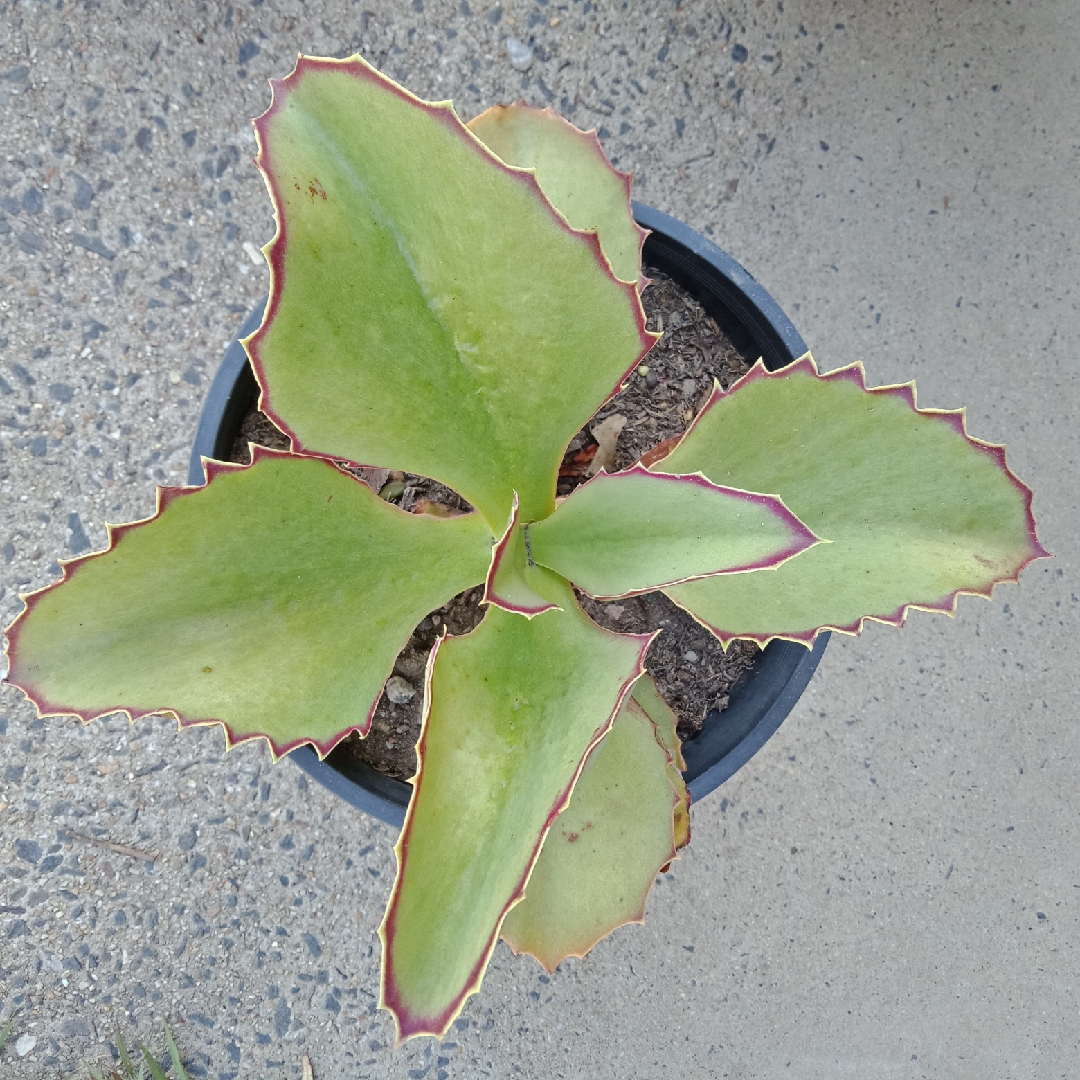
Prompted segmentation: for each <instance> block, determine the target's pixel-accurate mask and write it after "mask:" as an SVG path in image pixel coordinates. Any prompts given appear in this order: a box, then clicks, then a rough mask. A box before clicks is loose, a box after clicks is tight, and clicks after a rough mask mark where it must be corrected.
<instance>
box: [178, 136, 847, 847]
mask: <svg viewBox="0 0 1080 1080" xmlns="http://www.w3.org/2000/svg"><path fill="white" fill-rule="evenodd" d="M549 122H550V120H549ZM576 137H577V138H579V139H580V138H582V137H583V136H581V135H578V136H576ZM588 138H590V140H591V138H593V136H591V135H590V136H588ZM625 179H626V182H628V181H629V177H626V178H625ZM632 205H633V213H634V219H635V220H636V221H637V223H638V224H639V225H640V226H642V227H643V228H645V229H647V230H648V236H646V238H645V244H644V246H643V249H642V261H643V264H644V266H645V267H647V268H648V273H650V274H657V273H660V274H663V275H665V276H666V277H667V278H668V279H669V280H670V281H672V282H674V283H675V284H676V285H677V286H678V287H679V288H680V289H682V290H684V293H683V295H684V296H689V297H691V298H692V300H693V301H696V302H697V303H699V304H700V305H702V309H701V313H700V314H699V315H696V316H693V317H692V322H691V324H690V325H689V330H690V333H691V340H694V341H699V340H700V339H699V338H698V337H697V335H696V332H695V331H697V330H698V329H699V328H700V327H701V322H700V320H701V318H702V317H708V318H712V319H714V320H715V323H714V324H713V325H716V323H718V324H719V326H717V329H718V330H719V331H720V334H721V335H722V338H721V341H720V342H717V341H715V340H713V341H712V342H711V345H712V348H713V350H714V351H715V353H716V355H717V356H720V355H721V354H722V352H723V351H724V349H725V346H726V347H727V352H728V356H727V358H726V359H725V360H724V361H723V363H722V365H720V364H714V365H713V366H714V367H716V366H723V368H724V369H725V370H724V375H725V378H726V380H727V381H728V383H729V384H730V382H731V381H732V379H733V377H734V376H735V374H737V373H738V370H739V369H738V368H737V369H736V372H735V373H733V372H731V371H730V370H727V366H728V364H730V362H731V357H730V353H731V350H734V351H735V352H736V353H737V354H738V355H739V358H740V359H741V360H742V362H743V363H742V365H740V367H742V366H749V365H751V364H752V363H753V362H754V360H755V359H757V358H759V357H760V358H761V360H762V362H763V363H764V364H765V366H766V367H767V368H768V369H769V370H770V371H774V370H777V369H778V368H781V367H784V366H786V365H788V364H791V363H793V362H794V361H796V360H797V359H799V358H800V357H801V356H803V355H804V354H805V353H806V351H807V349H806V345H805V343H804V342H803V340H802V338H801V337H800V335H799V333H798V331H797V330H796V329H795V327H794V326H793V325H792V323H791V320H790V319H788V317H787V316H786V315H785V314H784V312H783V311H782V310H781V308H780V307H779V305H778V304H777V303H776V301H775V300H773V298H772V297H771V296H769V294H768V293H767V292H766V291H765V289H764V288H762V286H761V285H760V284H759V283H758V282H757V281H755V280H754V279H753V277H751V275H750V274H748V273H747V272H746V270H744V269H743V268H742V267H741V266H740V265H739V264H738V263H737V262H736V261H735V260H734V259H733V258H732V257H731V256H730V255H728V254H727V253H726V252H724V251H721V250H720V249H719V248H718V247H716V245H715V244H713V243H711V242H710V241H709V240H708V239H706V238H705V237H703V236H701V235H699V234H698V233H695V232H694V231H693V230H692V229H690V228H689V227H688V226H687V225H684V224H683V223H681V222H679V221H676V220H675V219H674V218H671V217H668V216H667V215H666V214H663V213H661V212H660V211H658V210H654V209H653V208H652V207H648V206H644V205H642V204H640V203H637V202H635V203H633V204H632ZM650 292H655V290H651V291H650ZM649 296H650V293H644V294H643V300H648V298H649ZM670 303H671V301H670V298H668V304H669V305H670ZM650 306H652V307H654V308H656V309H657V316H659V317H660V318H662V319H663V320H664V325H665V327H666V326H668V325H670V323H671V315H672V311H667V312H662V310H661V309H662V308H663V307H664V306H665V302H664V300H656V299H654V301H653V304H652V305H650ZM674 306H675V307H676V308H677V306H678V305H677V304H676V305H674ZM683 310H686V309H685V308H684V309H683ZM264 311H265V300H264V301H262V302H260V303H259V304H257V305H256V306H255V308H254V309H253V310H252V312H251V313H250V315H249V316H248V318H247V319H246V320H245V321H244V323H243V324H242V326H241V327H240V330H239V332H238V334H237V336H236V338H234V340H233V341H232V343H231V344H230V345H229V346H228V348H227V350H226V353H225V357H224V359H223V360H222V363H221V365H220V367H219V368H218V371H217V374H216V375H215V377H214V380H213V383H212V384H211V386H210V389H209V391H208V393H207V396H206V400H205V402H204V404H203V409H202V413H201V415H200V418H199V425H198V430H197V432H196V435H195V440H194V444H193V447H192V453H191V462H190V467H189V473H188V483H189V484H190V485H191V486H193V487H200V486H202V485H203V484H204V483H206V472H205V469H204V465H203V461H204V459H212V460H221V461H225V460H234V461H235V460H238V459H239V460H246V458H247V454H246V447H247V433H250V434H251V435H252V436H253V437H255V441H261V440H260V436H261V438H266V436H267V433H268V430H269V429H268V425H267V424H266V420H265V418H263V417H261V416H259V414H258V412H257V404H258V399H259V384H258V381H257V380H256V378H255V375H254V373H253V371H252V368H251V364H250V362H249V360H248V356H247V353H246V351H245V350H244V346H243V345H242V344H241V342H242V340H243V339H245V338H247V337H248V336H250V335H251V334H253V333H254V332H255V331H256V330H257V329H258V328H259V325H260V323H261V322H262V318H263V313H264ZM720 327H722V328H723V329H720ZM705 328H706V329H707V330H709V331H710V332H711V327H709V326H708V324H706V327H705ZM674 345H675V350H678V344H677V341H676V342H675V343H674ZM694 351H695V353H696V352H697V350H696V349H695V350H694ZM648 360H649V364H650V368H651V370H656V364H655V360H654V353H653V352H650V354H649V356H648ZM677 364H678V366H677V368H676V369H674V370H672V368H671V367H670V366H669V367H668V368H667V370H666V375H667V381H668V382H675V383H678V381H679V378H680V377H681V376H683V375H688V374H690V373H691V371H693V370H696V368H691V367H690V365H689V364H687V363H686V362H685V361H683V362H678V361H677ZM661 370H663V367H661ZM639 376H640V372H639ZM656 387H657V390H658V391H659V392H660V394H661V395H663V394H664V386H663V384H661V383H660V382H659V380H658V381H657V384H656ZM680 396H681V395H680ZM609 408H610V409H612V410H615V409H618V410H619V412H620V413H622V412H627V413H630V414H631V416H633V415H634V412H633V408H632V407H631V408H628V407H627V403H626V395H625V394H620V395H618V396H617V397H616V398H615V399H614V401H613V403H612V404H611V405H610V406H609ZM648 419H649V418H648V414H647V413H644V410H643V409H641V408H640V407H639V408H638V415H637V416H636V417H635V420H636V422H637V423H638V424H642V423H644V424H648ZM252 424H254V430H252V427H251V425H252ZM276 434H277V433H276V432H273V433H272V435H271V439H270V440H269V441H271V442H273V441H277V442H280V441H281V438H280V436H278V438H277V439H274V438H273V435H276ZM660 441H661V439H660V437H659V436H658V435H656V434H655V433H652V434H651V435H650V438H649V442H650V443H656V442H660ZM571 445H573V442H572V443H571ZM665 614H668V612H661V613H660V618H663V616H664V615H665ZM653 621H657V620H653ZM664 621H668V622H670V620H664ZM682 623H683V627H684V628H688V627H689V626H690V625H693V626H696V625H697V624H696V623H693V620H692V619H689V616H687V617H686V618H685V619H683V620H682ZM672 632H673V628H672V627H671V626H670V625H668V626H666V627H665V629H664V636H665V637H667V638H669V637H670V635H671V634H672ZM683 636H684V637H688V635H686V634H684V635H683ZM694 636H695V638H696V639H697V640H696V642H695V644H696V643H697V642H700V640H701V635H694ZM828 640H829V633H828V632H827V631H825V632H823V633H821V634H819V635H818V637H817V638H816V640H815V642H814V644H813V646H812V647H811V648H810V649H807V648H806V647H805V646H804V645H803V644H801V643H798V642H792V641H787V640H784V639H781V638H774V639H772V640H771V641H769V642H768V643H767V644H766V645H765V647H764V649H762V650H761V651H760V652H758V653H757V655H756V657H755V658H754V659H753V662H752V665H751V666H750V668H749V670H745V671H743V672H742V673H741V674H740V675H738V676H737V677H736V679H735V681H734V682H730V681H729V679H730V677H729V676H726V675H723V676H721V679H720V680H719V681H720V682H721V684H722V685H721V686H720V687H717V688H716V689H717V690H720V691H721V692H720V693H717V692H716V690H714V691H713V693H712V694H710V695H709V698H708V699H706V700H704V701H702V700H701V699H700V698H698V697H695V698H694V700H693V705H695V706H696V709H688V708H687V707H686V704H685V703H683V706H682V708H681V713H682V716H683V719H684V726H683V732H684V738H685V735H686V734H690V736H691V737H690V739H689V741H688V742H684V744H683V747H682V750H683V756H684V758H685V761H686V767H685V769H683V778H684V780H685V781H686V785H687V788H688V789H689V792H690V795H691V796H692V798H693V799H694V801H697V800H699V799H701V798H703V797H704V796H705V795H707V794H709V793H710V792H712V791H714V790H716V788H717V787H719V786H720V785H721V784H722V783H723V782H724V781H725V780H727V779H728V778H729V777H730V776H732V775H733V774H734V773H735V772H736V771H737V770H738V769H740V768H741V767H742V766H743V765H745V764H746V762H747V761H749V760H750V758H751V757H753V755H754V754H755V753H756V752H757V751H758V750H759V749H760V748H761V747H762V746H763V745H764V744H765V742H767V741H768V739H769V738H770V737H771V736H772V735H773V734H774V733H775V731H776V730H777V728H778V727H779V726H780V724H781V723H782V722H783V721H784V719H785V718H786V717H787V716H788V714H789V713H790V711H791V709H792V707H793V706H794V704H795V703H796V701H797V700H798V698H799V696H800V695H801V694H802V692H803V690H804V689H805V687H806V685H807V683H808V682H809V681H810V678H811V677H812V675H813V673H814V671H815V670H816V668H817V665H818V663H819V661H820V659H821V657H822V655H823V653H824V651H825V646H826V645H827V644H828ZM411 644H412V643H410V645H411ZM662 644H668V643H662ZM423 645H424V643H423V642H417V646H418V647H420V648H422V647H423ZM667 651H668V652H669V654H670V653H671V652H672V651H673V650H672V648H670V647H669V648H668V650H667ZM674 651H675V655H678V652H677V650H674ZM653 652H654V651H653V650H650V654H649V656H648V657H647V658H646V662H647V666H648V667H649V669H650V671H651V672H652V671H653V668H654V664H655V662H656V660H655V658H654V655H653ZM702 659H703V660H704V658H702ZM739 666H741V665H739ZM685 670H686V669H685V667H684V668H683V671H685ZM707 670H712V669H711V668H710V669H707ZM679 674H682V672H676V673H675V675H676V677H678V675H679ZM717 701H720V702H726V705H725V706H724V707H723V709H722V711H721V709H718V708H716V707H715V705H716V703H717ZM687 720H689V722H687ZM695 721H700V722H701V726H700V727H697V723H696V722H695ZM687 728H689V729H690V731H689V732H687V730H686V729H687ZM695 728H696V730H694V729H695ZM366 746H367V744H366V742H365V743H363V744H361V743H357V742H355V741H353V742H350V741H348V740H347V741H345V742H343V743H340V744H338V746H337V747H335V748H334V750H332V751H331V752H330V753H329V754H328V755H326V756H325V757H320V756H319V754H318V753H317V752H316V751H315V750H314V748H313V747H311V746H310V745H304V746H299V747H297V748H296V749H295V750H294V751H292V752H291V753H290V754H289V760H290V761H292V762H293V763H294V764H295V765H297V766H299V767H300V768H301V769H303V770H304V771H305V772H307V773H308V775H309V776H311V777H312V778H313V779H315V780H316V781H317V782H319V783H320V784H322V785H323V786H325V787H326V788H327V789H328V790H330V791H331V792H333V793H334V794H335V795H337V796H339V797H340V798H342V799H344V800H345V801H347V802H348V803H350V804H351V805H353V806H355V807H357V808H358V809H360V810H363V811H364V812H366V813H368V814H371V815H373V816H375V817H378V818H380V819H381V820H383V821H385V822H387V823H388V824H390V825H394V826H398V827H400V826H401V825H402V824H403V823H404V820H405V811H406V809H407V808H408V805H409V797H410V795H411V794H412V787H411V785H410V784H408V783H406V782H405V781H404V780H401V779H398V778H396V777H395V776H393V775H389V774H388V772H387V771H386V769H385V768H383V769H380V768H378V767H377V766H373V764H372V763H371V762H370V761H369V760H365V758H367V757H374V756H376V755H377V751H376V752H375V753H367V752H366ZM361 753H363V754H364V756H363V757H362V756H360V755H361Z"/></svg>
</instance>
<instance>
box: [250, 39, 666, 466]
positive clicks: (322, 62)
mask: <svg viewBox="0 0 1080 1080" xmlns="http://www.w3.org/2000/svg"><path fill="white" fill-rule="evenodd" d="M319 69H323V70H326V69H330V70H334V69H339V70H340V69H346V70H349V71H350V72H351V73H352V74H354V75H355V76H356V77H357V78H364V79H369V80H371V81H373V82H376V83H379V84H381V85H383V86H385V87H386V88H388V89H389V90H390V91H392V92H393V93H395V94H397V95H398V96H399V97H401V98H403V99H404V100H405V101H407V102H409V104H411V105H416V106H419V107H420V108H422V109H424V110H425V111H426V112H428V113H429V114H431V115H432V116H434V117H435V118H436V119H438V120H439V121H440V122H442V123H444V124H447V125H448V126H450V127H451V128H453V129H454V130H455V131H456V132H457V134H459V135H463V136H464V137H465V138H466V139H467V141H468V143H469V145H471V146H473V147H474V148H475V149H476V151H477V152H478V153H481V154H483V155H484V156H485V157H486V158H488V159H489V160H490V161H491V162H493V163H494V164H496V165H497V166H498V167H499V168H500V169H503V170H504V171H505V172H506V173H507V174H508V175H510V176H512V177H514V178H515V179H516V180H518V181H519V182H521V183H523V184H525V185H526V186H527V187H530V188H531V189H532V190H533V192H534V194H535V196H536V197H537V198H538V199H539V200H540V201H541V203H543V205H545V206H546V207H547V208H548V211H549V212H550V214H551V215H552V217H553V219H554V220H555V221H556V222H558V224H559V225H560V226H561V227H562V228H563V229H564V230H565V231H566V232H567V233H568V234H570V235H571V236H573V237H576V238H577V239H578V240H579V241H580V242H581V243H583V244H585V245H586V246H587V247H588V248H589V249H590V250H591V251H592V253H593V256H594V257H595V258H596V260H597V262H598V264H599V267H600V269H601V270H602V272H603V273H605V274H606V275H607V277H608V278H609V279H610V280H611V281H613V282H615V284H617V285H619V286H620V287H621V288H623V289H625V290H629V292H630V293H631V294H632V295H633V302H632V303H631V311H632V313H633V315H634V319H635V321H636V323H637V329H638V337H639V340H640V342H641V351H640V353H639V354H638V357H637V359H636V360H634V362H633V363H632V364H630V366H629V367H628V368H627V369H626V371H625V372H624V373H623V375H622V376H620V378H619V380H618V381H617V382H616V384H615V386H614V387H613V388H612V390H611V393H610V394H608V396H607V397H606V398H605V399H604V400H603V401H602V402H600V404H599V405H598V406H597V410H599V409H602V408H603V407H604V405H605V404H607V402H609V401H610V400H611V399H612V398H613V397H615V395H616V394H618V392H619V391H620V390H621V388H622V386H623V384H624V383H625V382H626V381H627V379H629V378H630V376H631V374H632V373H633V371H634V370H635V369H636V368H637V366H638V365H639V364H640V363H641V361H642V359H643V357H644V356H645V354H646V353H647V352H648V351H649V350H650V349H651V348H652V347H653V345H655V344H656V342H657V341H658V340H659V339H660V335H659V334H654V333H652V332H651V331H650V330H648V329H647V327H646V320H645V311H644V309H643V308H642V306H641V297H640V294H639V289H638V285H637V284H635V283H633V282H627V281H621V280H620V279H619V278H617V277H616V276H615V274H614V272H613V271H612V269H611V264H610V263H609V262H608V259H607V256H606V255H605V254H604V252H603V249H602V248H601V247H600V239H599V237H598V236H597V233H596V230H595V229H594V230H591V231H590V230H582V229H575V228H573V227H571V225H570V224H569V223H568V222H567V220H566V218H565V217H563V215H562V214H561V213H560V212H559V211H558V210H557V209H556V208H555V207H554V206H552V204H551V201H550V200H549V199H548V198H547V196H546V195H545V194H544V192H543V191H542V190H541V188H540V185H539V184H538V183H537V182H536V176H535V175H534V172H533V170H532V169H519V168H516V167H514V166H511V165H507V164H506V163H505V162H504V161H503V160H502V159H501V158H500V157H499V156H498V155H497V154H495V153H493V152H492V151H491V150H489V149H488V148H487V146H485V145H484V143H483V142H482V141H481V140H480V139H479V138H477V136H475V135H474V134H473V133H472V132H471V131H470V130H469V129H468V127H467V126H466V125H465V124H464V123H463V122H462V121H461V119H460V118H459V117H458V115H457V113H456V112H455V111H454V105H453V102H451V101H425V100H424V99H423V98H420V97H417V96H416V95H415V94H413V93H411V92H410V91H408V90H406V89H405V87H403V86H401V85H399V84H398V83H396V82H394V80H393V79H390V78H387V77H386V76H385V75H383V74H382V73H381V72H380V71H378V70H377V69H376V68H374V67H372V66H371V65H370V64H369V63H368V62H367V61H366V60H365V59H364V58H363V57H362V56H361V55H360V54H359V53H354V54H353V55H352V56H350V57H346V58H345V59H340V60H339V59H336V58H333V57H317V56H307V55H305V54H303V53H301V54H299V55H298V56H297V58H296V66H295V67H294V68H293V70H292V71H291V72H290V73H289V74H288V75H287V76H285V78H284V79H270V80H268V81H269V83H270V89H271V95H272V96H271V101H270V106H269V108H267V110H266V111H265V112H264V113H262V115H261V116H258V117H256V118H255V119H254V120H253V121H252V122H251V123H252V127H253V128H254V129H255V143H256V146H257V148H258V149H257V151H256V153H255V157H254V158H253V159H252V160H253V162H254V164H255V166H256V167H257V168H258V170H259V172H260V174H261V175H262V178H263V183H264V184H265V185H266V190H267V193H268V194H269V196H270V202H271V204H272V206H273V211H274V230H275V231H274V235H273V237H272V238H271V239H270V240H269V241H268V242H267V243H266V244H265V245H263V248H262V253H263V256H264V258H265V259H266V261H267V264H268V266H269V269H270V293H269V297H268V299H267V301H266V307H265V309H264V311H263V318H262V322H261V323H260V324H259V326H258V329H256V330H255V331H254V333H252V334H249V335H248V336H247V337H246V338H242V339H241V341H240V344H241V345H243V347H244V351H245V352H246V353H247V355H248V360H249V361H250V363H251V368H252V371H253V372H254V374H255V381H256V382H257V383H258V385H259V409H260V410H261V411H262V412H264V413H266V415H267V416H269V417H270V418H271V420H273V422H274V423H275V424H276V425H277V426H278V427H279V428H280V429H281V431H282V432H283V433H284V434H285V435H286V436H288V438H289V440H290V442H291V444H292V446H293V448H294V450H298V451H302V452H303V453H305V454H310V455H311V456H322V457H328V458H331V459H333V460H346V463H347V464H349V465H350V466H356V467H367V468H382V467H390V468H393V466H394V463H393V462H367V463H364V462H353V461H349V460H347V459H342V458H341V457H340V455H336V456H335V455H334V454H332V453H331V452H327V451H312V450H309V449H308V448H307V447H305V446H304V445H303V443H302V442H301V441H300V439H299V438H298V436H297V435H296V433H295V432H294V431H293V430H292V428H291V427H290V426H289V425H288V424H287V423H286V422H285V421H284V420H283V419H282V418H281V417H280V416H279V415H278V414H277V413H276V412H275V411H274V405H273V399H272V395H271V392H270V386H269V381H268V379H267V377H266V371H265V369H264V367H263V363H262V358H261V356H260V353H259V347H260V345H261V343H262V340H263V338H265V337H266V335H267V333H268V332H269V330H270V326H271V325H272V323H273V321H274V319H275V318H276V316H277V312H278V308H279V307H280V305H281V297H282V294H283V292H284V288H285V252H286V249H287V247H288V231H287V228H286V225H285V215H284V212H283V207H284V201H283V200H282V198H281V194H280V191H279V190H278V185H277V182H276V180H275V179H274V177H273V174H272V171H271V168H272V166H271V162H270V152H269V149H268V147H267V139H266V132H267V129H268V128H269V125H270V123H271V121H272V120H273V119H274V116H275V115H276V114H277V112H278V111H280V109H281V108H282V103H283V102H284V101H285V100H286V98H287V96H288V91H289V90H291V89H292V87H293V86H294V85H296V84H297V83H298V82H299V81H300V79H301V78H302V77H303V75H304V74H305V73H306V72H308V71H314V70H319ZM612 168H614V166H612ZM635 224H636V222H635ZM642 243H644V238H642ZM594 415H595V413H594ZM434 479H438V477H434Z"/></svg>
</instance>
